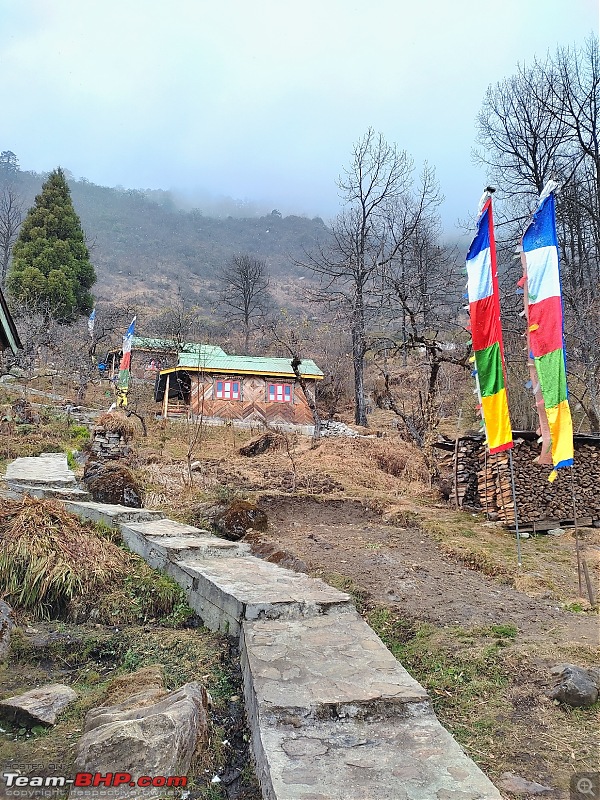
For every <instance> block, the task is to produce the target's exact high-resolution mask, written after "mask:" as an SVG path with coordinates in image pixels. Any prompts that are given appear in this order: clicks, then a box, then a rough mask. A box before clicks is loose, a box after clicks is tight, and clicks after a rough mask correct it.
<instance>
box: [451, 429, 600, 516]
mask: <svg viewBox="0 0 600 800" xmlns="http://www.w3.org/2000/svg"><path fill="white" fill-rule="evenodd" d="M514 437H515V438H514V442H515V446H514V449H513V451H512V454H513V468H514V476H515V494H516V499H517V508H518V515H519V524H520V525H522V526H525V527H529V528H532V529H534V530H549V529H550V528H553V527H557V526H558V525H560V524H572V523H573V520H574V518H575V517H576V518H577V521H578V523H579V524H582V525H583V524H586V525H589V524H591V523H592V522H596V521H598V520H600V437H594V436H583V435H582V436H575V437H574V446H575V467H574V470H571V469H564V470H559V472H558V477H557V478H556V480H555V481H554V482H553V483H550V482H549V481H548V476H549V474H550V471H551V467H548V466H540V465H539V464H538V463H537V462H536V461H535V459H536V457H537V456H538V455H539V450H540V445H539V444H538V442H537V437H536V435H535V434H534V433H530V432H518V433H517V432H515V434H514ZM454 452H455V457H454V483H453V493H452V495H451V498H450V499H451V500H454V501H455V503H456V505H457V506H458V507H478V508H481V509H482V510H483V511H485V512H486V513H487V514H490V515H493V516H495V517H497V518H498V519H500V520H501V521H502V522H503V523H504V524H505V525H507V526H508V527H514V525H515V508H514V502H513V493H512V486H511V476H510V462H509V455H508V453H507V452H505V453H498V454H496V455H489V454H488V453H486V450H485V448H484V445H483V438H482V437H480V436H467V437H463V438H461V439H459V440H458V442H456V443H455V449H454ZM573 480H574V485H573Z"/></svg>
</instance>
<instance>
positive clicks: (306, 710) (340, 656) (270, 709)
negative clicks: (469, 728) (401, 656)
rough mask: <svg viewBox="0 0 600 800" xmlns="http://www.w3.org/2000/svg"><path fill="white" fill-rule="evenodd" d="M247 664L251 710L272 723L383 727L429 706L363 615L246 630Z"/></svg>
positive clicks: (261, 624) (250, 625) (252, 625)
mask: <svg viewBox="0 0 600 800" xmlns="http://www.w3.org/2000/svg"><path fill="white" fill-rule="evenodd" d="M241 658H242V671H243V673H244V677H245V679H246V680H245V684H246V685H247V686H251V687H252V690H253V692H254V698H253V701H252V702H253V703H255V704H258V707H259V708H260V709H261V713H263V714H264V713H268V715H269V716H273V715H275V716H276V717H278V718H281V717H282V716H289V714H290V713H292V714H293V713H296V712H299V710H300V709H302V712H301V713H302V716H303V718H305V719H306V718H309V717H311V718H314V719H323V718H324V719H329V718H335V719H338V718H340V719H342V718H349V719H350V718H352V719H359V718H360V719H366V718H372V717H374V718H378V719H379V718H387V717H389V716H397V715H405V714H406V713H408V712H407V706H408V705H412V706H414V705H415V704H416V705H420V704H423V703H425V704H426V705H429V697H428V695H427V692H426V691H425V689H423V687H422V686H421V685H420V684H419V683H417V681H416V680H415V679H414V678H412V677H411V676H410V675H409V674H408V672H407V671H406V670H405V669H404V667H402V665H401V664H400V663H399V662H398V661H397V660H396V659H395V658H394V656H393V655H392V654H391V653H390V651H389V650H388V649H387V647H386V646H385V645H384V644H383V642H382V641H381V639H380V638H379V637H378V636H377V634H376V633H375V632H374V631H373V630H372V629H371V628H370V627H369V626H368V625H367V624H366V622H365V621H364V620H363V619H362V617H361V616H360V615H359V614H357V613H356V611H351V612H349V613H347V614H344V615H343V617H342V616H340V615H330V614H327V615H324V616H320V617H312V618H308V619H301V620H290V619H285V620H281V619H278V620H266V619H264V620H259V621H257V622H244V624H243V626H242V636H241Z"/></svg>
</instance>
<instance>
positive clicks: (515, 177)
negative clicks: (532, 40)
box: [477, 37, 600, 430]
mask: <svg viewBox="0 0 600 800" xmlns="http://www.w3.org/2000/svg"><path fill="white" fill-rule="evenodd" d="M599 123H600V52H599V46H598V39H597V37H591V38H590V39H588V41H587V42H586V43H585V45H584V46H583V47H581V48H560V49H558V50H557V51H556V53H555V54H554V55H552V56H548V58H547V59H546V60H545V61H543V62H539V61H534V62H533V65H532V66H529V67H525V66H521V67H519V69H518V71H517V74H516V75H515V76H513V77H512V78H509V79H507V80H505V81H502V82H500V83H498V84H496V85H495V86H491V87H490V88H489V89H488V92H487V94H486V97H485V100H484V103H483V107H482V110H481V114H480V116H479V142H480V144H481V146H482V149H481V150H480V151H479V153H478V154H477V157H478V159H479V160H480V161H481V162H482V163H484V164H485V165H486V166H487V167H488V171H489V174H490V177H492V178H493V180H494V181H495V183H496V185H497V186H498V188H499V190H500V191H499V195H500V199H501V201H503V203H504V213H503V214H499V215H498V219H499V222H500V225H499V229H500V235H499V237H498V245H499V247H498V251H499V254H502V253H503V252H504V253H506V251H507V250H509V249H514V243H515V240H518V239H519V238H520V236H521V235H522V233H523V230H524V228H525V227H526V221H527V219H528V217H529V215H530V213H531V212H532V211H533V210H534V208H535V206H536V202H537V198H538V196H539V193H540V192H541V190H542V188H543V186H544V184H545V183H546V181H547V180H548V179H550V178H555V179H556V180H557V181H558V182H559V183H560V184H561V185H562V189H561V191H560V193H559V194H558V196H557V228H558V238H559V246H560V255H561V273H562V289H563V304H564V313H565V336H566V340H567V349H568V351H569V359H568V365H569V381H570V386H571V392H572V394H573V395H574V396H576V398H577V400H578V401H579V403H580V405H581V408H582V409H583V411H584V413H585V415H586V416H587V419H588V423H589V426H590V428H591V429H592V430H600V361H599V359H598V355H597V354H598V350H599V349H600V125H599ZM515 269H516V265H515ZM514 277H515V270H512V271H509V273H508V278H509V279H511V280H512V279H513V278H514ZM509 355H510V354H509ZM514 357H515V358H516V357H518V356H517V354H514Z"/></svg>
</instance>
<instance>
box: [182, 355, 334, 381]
mask: <svg viewBox="0 0 600 800" xmlns="http://www.w3.org/2000/svg"><path fill="white" fill-rule="evenodd" d="M221 353H223V351H221ZM177 368H178V369H192V370H204V371H206V372H227V373H240V374H252V375H286V376H289V377H290V378H293V377H294V370H293V369H292V361H291V359H289V358H267V357H261V356H258V357H257V356H228V355H227V354H226V353H223V354H222V355H221V354H213V353H210V352H205V353H200V354H199V353H180V354H179V360H178V362H177ZM300 374H301V375H302V377H306V378H315V379H317V380H318V379H320V378H322V377H323V373H322V372H321V370H320V369H319V368H318V367H317V365H316V364H315V362H314V361H312V360H311V359H309V358H304V359H302V363H301V364H300Z"/></svg>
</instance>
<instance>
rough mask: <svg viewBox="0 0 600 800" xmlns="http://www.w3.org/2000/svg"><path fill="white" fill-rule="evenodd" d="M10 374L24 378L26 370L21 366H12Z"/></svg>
mask: <svg viewBox="0 0 600 800" xmlns="http://www.w3.org/2000/svg"><path fill="white" fill-rule="evenodd" d="M8 373H9V375H12V376H13V377H14V378H24V377H25V374H26V373H25V370H24V369H21V367H11V368H10V369H9V370H8Z"/></svg>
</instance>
